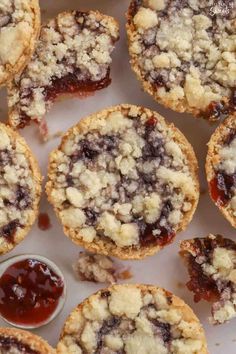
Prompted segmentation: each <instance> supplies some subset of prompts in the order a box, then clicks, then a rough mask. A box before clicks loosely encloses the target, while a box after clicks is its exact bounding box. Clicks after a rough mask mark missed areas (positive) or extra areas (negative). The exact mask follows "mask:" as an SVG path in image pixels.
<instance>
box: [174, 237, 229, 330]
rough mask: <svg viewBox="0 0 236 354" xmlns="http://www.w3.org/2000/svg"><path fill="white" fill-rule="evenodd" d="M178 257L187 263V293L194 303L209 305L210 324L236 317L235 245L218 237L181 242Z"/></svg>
mask: <svg viewBox="0 0 236 354" xmlns="http://www.w3.org/2000/svg"><path fill="white" fill-rule="evenodd" d="M180 249H181V251H180V254H181V256H182V257H183V258H184V260H185V261H186V264H187V266H188V272H189V275H190V281H189V282H188V283H187V287H188V289H189V290H191V291H193V292H194V300H195V301H196V302H198V301H200V300H202V299H204V300H206V301H210V302H212V308H211V311H212V317H211V318H210V321H211V323H213V324H221V323H224V322H227V321H229V320H230V319H232V318H234V317H236V243H235V242H234V241H232V240H229V239H226V238H223V237H222V236H220V235H216V236H214V235H211V234H210V235H209V236H208V237H206V238H195V239H192V240H186V241H182V242H181V245H180Z"/></svg>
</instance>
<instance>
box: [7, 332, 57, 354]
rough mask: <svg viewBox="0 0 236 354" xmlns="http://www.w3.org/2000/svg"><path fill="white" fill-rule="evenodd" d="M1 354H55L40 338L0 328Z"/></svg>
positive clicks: (28, 333)
mask: <svg viewBox="0 0 236 354" xmlns="http://www.w3.org/2000/svg"><path fill="white" fill-rule="evenodd" d="M0 353H1V354H55V350H54V349H53V348H51V347H50V346H49V345H48V343H47V342H45V341H44V340H43V339H42V338H40V337H38V336H36V335H35V334H32V333H30V332H27V331H22V330H19V329H13V328H0Z"/></svg>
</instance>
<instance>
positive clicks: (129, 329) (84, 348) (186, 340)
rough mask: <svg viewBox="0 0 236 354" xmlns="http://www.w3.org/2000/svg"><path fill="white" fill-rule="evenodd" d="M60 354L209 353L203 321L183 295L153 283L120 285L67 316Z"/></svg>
mask: <svg viewBox="0 0 236 354" xmlns="http://www.w3.org/2000/svg"><path fill="white" fill-rule="evenodd" d="M57 353H58V354H82V353H88V354H92V353H114V354H120V353H126V354H134V353H149V354H157V353H158V354H180V353H188V354H207V353H208V352H207V345H206V338H205V334H204V331H203V329H202V326H201V324H200V322H199V320H198V319H197V317H196V316H195V314H194V313H193V311H192V310H191V309H190V307H189V306H188V305H186V304H185V303H184V301H183V300H181V299H180V298H178V297H176V296H175V295H173V294H171V293H170V292H168V291H166V290H164V289H161V288H157V287H154V286H150V285H131V284H130V285H115V286H112V287H110V288H107V289H103V290H100V291H99V292H98V293H96V294H94V295H92V296H90V297H89V298H87V299H86V300H85V301H84V302H82V303H81V304H80V305H79V306H78V307H77V308H76V309H75V310H74V311H72V313H71V314H70V316H69V317H68V319H67V320H66V322H65V325H64V328H63V330H62V333H61V338H60V341H59V343H58V346H57Z"/></svg>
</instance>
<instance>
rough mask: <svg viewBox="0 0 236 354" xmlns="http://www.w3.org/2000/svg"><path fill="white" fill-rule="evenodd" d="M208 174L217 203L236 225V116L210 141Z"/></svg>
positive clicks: (226, 122) (220, 127) (226, 120)
mask: <svg viewBox="0 0 236 354" xmlns="http://www.w3.org/2000/svg"><path fill="white" fill-rule="evenodd" d="M206 175H207V181H208V186H209V192H210V196H211V198H212V200H213V201H214V203H215V205H216V206H217V207H218V208H219V209H220V211H221V212H222V214H223V215H224V216H225V217H226V219H227V220H228V221H229V222H230V223H231V225H232V226H234V227H236V116H235V115H232V116H229V117H228V118H227V119H225V120H224V122H222V123H221V124H220V125H219V126H218V128H217V129H216V131H215V132H214V133H213V135H212V136H211V139H210V141H209V143H208V153H207V159H206Z"/></svg>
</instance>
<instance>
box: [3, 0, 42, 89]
mask: <svg viewBox="0 0 236 354" xmlns="http://www.w3.org/2000/svg"><path fill="white" fill-rule="evenodd" d="M39 29H40V9H39V4H38V0H1V1H0V85H4V84H6V83H7V82H9V81H10V80H12V79H13V77H14V76H15V75H16V74H17V73H19V72H20V71H21V70H23V68H24V67H25V65H26V64H27V62H28V61H29V60H30V57H31V55H32V53H33V51H34V47H35V42H36V40H37V37H38V34H39Z"/></svg>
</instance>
